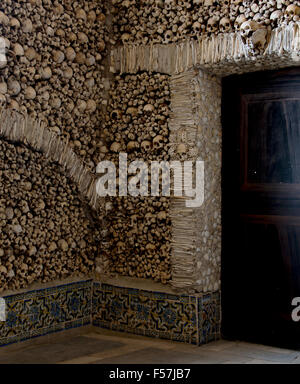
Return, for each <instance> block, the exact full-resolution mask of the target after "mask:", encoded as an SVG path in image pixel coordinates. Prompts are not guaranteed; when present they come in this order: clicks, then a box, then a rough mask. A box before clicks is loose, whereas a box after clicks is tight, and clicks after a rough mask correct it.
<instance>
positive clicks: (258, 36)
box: [241, 20, 267, 52]
mask: <svg viewBox="0 0 300 384" xmlns="http://www.w3.org/2000/svg"><path fill="white" fill-rule="evenodd" d="M241 36H242V39H243V41H244V43H245V44H247V46H248V48H249V49H250V50H251V51H252V52H262V51H263V50H264V48H265V45H266V43H267V29H266V28H264V27H263V26H262V25H260V24H258V23H257V22H255V21H253V20H251V21H246V22H245V23H243V24H242V25H241Z"/></svg>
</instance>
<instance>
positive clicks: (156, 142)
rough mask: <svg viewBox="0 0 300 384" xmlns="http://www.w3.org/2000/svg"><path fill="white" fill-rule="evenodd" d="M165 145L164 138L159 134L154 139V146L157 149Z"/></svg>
mask: <svg viewBox="0 0 300 384" xmlns="http://www.w3.org/2000/svg"><path fill="white" fill-rule="evenodd" d="M163 146H164V138H163V136H161V135H157V136H155V137H154V139H153V147H154V148H155V149H161V148H162V147H163Z"/></svg>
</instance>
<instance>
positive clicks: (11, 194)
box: [0, 141, 100, 292]
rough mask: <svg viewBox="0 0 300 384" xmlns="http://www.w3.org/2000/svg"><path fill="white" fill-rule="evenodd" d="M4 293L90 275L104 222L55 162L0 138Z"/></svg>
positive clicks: (0, 269) (0, 256) (0, 279)
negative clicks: (37, 283) (95, 214)
mask: <svg viewBox="0 0 300 384" xmlns="http://www.w3.org/2000/svg"><path fill="white" fill-rule="evenodd" d="M0 169H1V170H0V292H1V291H4V290H7V289H11V290H13V289H14V290H15V289H20V288H26V287H28V286H29V285H30V284H31V283H33V282H48V281H52V280H58V279H64V278H66V277H69V276H77V275H78V276H79V275H88V274H89V273H91V272H92V271H93V269H94V265H95V258H96V257H97V255H98V253H99V245H98V243H99V241H100V238H99V236H100V235H99V230H100V224H99V223H98V221H97V220H96V219H95V218H93V216H92V213H91V212H90V211H89V210H88V208H86V206H85V204H84V203H83V202H82V201H80V199H79V197H78V196H79V195H78V191H77V190H76V187H75V186H74V185H73V184H72V183H70V182H69V180H68V179H67V178H66V177H65V175H64V174H63V172H62V171H60V170H59V168H58V166H57V165H56V164H54V163H52V164H49V162H47V161H46V160H45V158H44V157H43V156H42V155H41V154H40V153H38V152H34V151H31V150H29V149H27V148H26V147H25V146H23V145H18V146H16V145H13V144H10V143H7V142H6V141H0Z"/></svg>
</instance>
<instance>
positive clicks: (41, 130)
mask: <svg viewBox="0 0 300 384" xmlns="http://www.w3.org/2000/svg"><path fill="white" fill-rule="evenodd" d="M0 138H4V139H6V140H8V141H12V142H18V143H22V144H24V145H26V146H28V147H30V148H32V149H34V150H36V151H39V152H42V153H43V154H44V156H45V157H47V158H49V159H50V160H52V161H54V162H57V163H58V164H59V165H60V166H61V167H62V168H63V169H64V170H65V172H66V174H67V175H68V176H69V177H70V178H71V179H72V180H73V181H74V182H75V183H76V185H77V186H78V189H79V192H80V193H81V194H82V196H84V197H85V198H86V199H87V201H88V202H89V204H90V206H91V207H92V208H93V209H95V210H97V209H98V208H99V203H100V201H99V198H97V193H96V178H95V176H94V175H93V174H92V173H91V172H90V170H89V169H88V168H87V167H86V166H85V164H84V163H83V162H82V161H81V160H80V159H79V158H78V156H77V155H76V154H75V153H74V151H73V150H72V148H71V147H70V146H69V144H68V142H66V141H64V140H62V139H61V138H59V137H58V136H57V134H55V133H54V132H51V131H50V130H49V129H48V128H47V127H46V126H45V124H44V123H42V122H41V121H39V120H36V119H33V118H31V117H29V116H27V115H22V114H20V113H18V112H16V111H14V110H11V109H7V108H4V107H0Z"/></svg>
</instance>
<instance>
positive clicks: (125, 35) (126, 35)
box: [121, 33, 130, 44]
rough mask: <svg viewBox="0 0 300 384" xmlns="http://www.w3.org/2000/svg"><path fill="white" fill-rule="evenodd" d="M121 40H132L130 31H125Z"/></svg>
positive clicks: (124, 42)
mask: <svg viewBox="0 0 300 384" xmlns="http://www.w3.org/2000/svg"><path fill="white" fill-rule="evenodd" d="M121 40H122V43H123V44H126V43H128V41H129V40H130V34H129V33H123V35H122V36H121Z"/></svg>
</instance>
